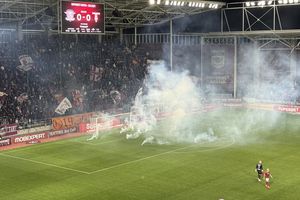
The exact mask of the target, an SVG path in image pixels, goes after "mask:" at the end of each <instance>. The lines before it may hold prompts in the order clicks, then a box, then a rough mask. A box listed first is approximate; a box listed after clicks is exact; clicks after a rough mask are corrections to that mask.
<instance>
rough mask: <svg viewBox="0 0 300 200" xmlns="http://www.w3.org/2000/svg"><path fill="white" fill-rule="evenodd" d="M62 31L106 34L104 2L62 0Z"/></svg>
mask: <svg viewBox="0 0 300 200" xmlns="http://www.w3.org/2000/svg"><path fill="white" fill-rule="evenodd" d="M61 32H62V33H74V34H78V33H85V34H104V32H105V19H104V4H101V3H93V2H78V1H61Z"/></svg>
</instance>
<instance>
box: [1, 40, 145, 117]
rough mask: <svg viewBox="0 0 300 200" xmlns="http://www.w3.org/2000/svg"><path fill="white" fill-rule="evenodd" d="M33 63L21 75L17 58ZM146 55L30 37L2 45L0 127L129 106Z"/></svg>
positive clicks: (131, 49)
mask: <svg viewBox="0 0 300 200" xmlns="http://www.w3.org/2000/svg"><path fill="white" fill-rule="evenodd" d="M20 55H28V56H30V57H31V58H32V60H33V65H32V69H30V70H28V71H22V70H20V69H19V68H18V67H17V66H19V65H20V60H19V56H20ZM148 58H149V53H148V52H147V51H146V50H144V49H141V48H136V47H135V46H125V45H123V44H120V42H119V41H116V42H113V41H109V42H99V41H98V38H97V37H88V36H86V37H84V38H79V39H78V38H77V39H76V38H75V37H73V36H52V37H50V38H49V37H46V38H43V37H34V38H32V39H25V40H24V41H21V42H17V41H16V42H12V43H7V44H4V45H3V46H2V48H1V52H0V74H1V79H0V113H1V116H0V123H15V122H25V121H26V122H34V121H35V120H40V119H48V118H51V117H53V116H56V115H58V114H57V113H56V112H55V109H56V108H57V106H58V105H59V103H60V102H61V101H62V100H63V99H64V98H67V99H68V100H69V101H70V102H71V103H72V108H71V109H68V110H67V111H66V113H65V114H75V113H82V112H90V111H96V110H106V109H112V108H120V107H125V106H126V105H129V104H130V102H131V101H132V99H133V98H134V96H135V94H136V93H137V91H138V89H139V87H141V85H142V82H143V79H144V77H145V75H146V73H147V59H148Z"/></svg>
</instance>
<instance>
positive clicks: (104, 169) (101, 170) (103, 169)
mask: <svg viewBox="0 0 300 200" xmlns="http://www.w3.org/2000/svg"><path fill="white" fill-rule="evenodd" d="M192 146H194V145H191V146H187V147H181V148H177V149H173V150H170V151H166V152H162V153H159V154H155V155H152V156H147V157H144V158H139V159H136V160H132V161H128V162H125V163H120V164H117V165H113V166H110V167H106V168H102V169H99V170H95V171H92V172H89V174H94V173H97V172H103V171H107V170H110V169H114V168H117V167H121V166H124V165H129V164H132V163H136V162H140V161H143V160H148V159H150V158H155V157H158V156H161V155H165V154H169V153H173V152H176V151H179V150H183V149H187V148H191V147H192Z"/></svg>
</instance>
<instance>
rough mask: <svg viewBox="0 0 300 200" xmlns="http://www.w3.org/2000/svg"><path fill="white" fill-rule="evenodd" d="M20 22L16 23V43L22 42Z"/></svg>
mask: <svg viewBox="0 0 300 200" xmlns="http://www.w3.org/2000/svg"><path fill="white" fill-rule="evenodd" d="M22 30H23V29H22V22H20V21H19V22H18V23H17V37H18V41H22V40H23V31H22Z"/></svg>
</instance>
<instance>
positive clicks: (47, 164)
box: [0, 153, 90, 174]
mask: <svg viewBox="0 0 300 200" xmlns="http://www.w3.org/2000/svg"><path fill="white" fill-rule="evenodd" d="M0 155H1V156H3V157H9V158H14V159H18V160H24V161H28V162H32V163H37V164H41V165H46V166H50V167H56V168H59V169H64V170H68V171H73V172H78V173H81V174H90V173H89V172H85V171H81V170H77V169H72V168H68V167H62V166H59V165H55V164H50V163H45V162H41V161H36V160H31V159H28V158H22V157H18V156H13V155H8V154H4V153H0Z"/></svg>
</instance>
